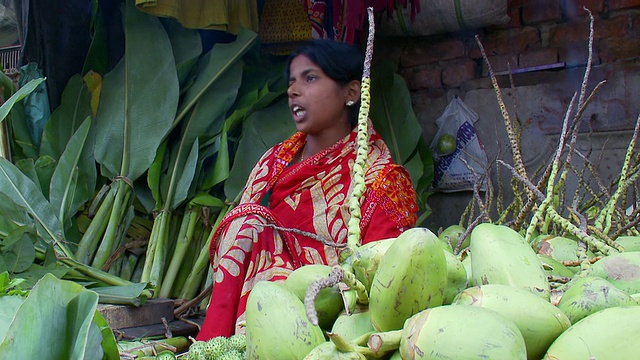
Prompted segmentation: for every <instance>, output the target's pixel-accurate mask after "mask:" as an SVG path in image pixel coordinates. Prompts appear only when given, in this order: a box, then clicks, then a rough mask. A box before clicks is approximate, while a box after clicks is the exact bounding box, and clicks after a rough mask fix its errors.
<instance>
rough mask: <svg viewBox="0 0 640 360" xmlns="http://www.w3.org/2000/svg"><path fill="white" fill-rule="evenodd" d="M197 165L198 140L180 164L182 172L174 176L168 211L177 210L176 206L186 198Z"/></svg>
mask: <svg viewBox="0 0 640 360" xmlns="http://www.w3.org/2000/svg"><path fill="white" fill-rule="evenodd" d="M197 163H198V139H196V141H195V142H194V143H193V145H192V146H191V151H189V156H188V157H187V159H186V160H185V162H184V164H182V166H181V167H182V172H181V173H180V174H177V173H176V174H174V176H175V177H176V180H177V181H176V182H175V184H176V185H175V190H174V192H173V194H172V195H173V196H172V197H171V203H170V204H169V208H170V209H177V208H178V206H180V204H181V203H182V202H183V201H184V200H185V199H186V198H187V193H188V192H189V187H190V186H191V182H192V181H193V178H194V176H195V174H196V165H197Z"/></svg>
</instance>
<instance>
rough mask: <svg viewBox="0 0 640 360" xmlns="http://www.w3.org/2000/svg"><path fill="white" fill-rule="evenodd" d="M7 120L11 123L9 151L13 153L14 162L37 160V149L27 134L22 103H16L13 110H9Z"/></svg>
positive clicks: (27, 128) (27, 129)
mask: <svg viewBox="0 0 640 360" xmlns="http://www.w3.org/2000/svg"><path fill="white" fill-rule="evenodd" d="M7 120H8V121H9V122H10V123H11V126H10V128H11V131H12V135H13V138H12V139H11V141H12V142H13V144H12V146H11V150H12V151H13V155H14V156H13V158H14V160H15V159H24V158H32V159H37V158H38V147H37V146H36V145H35V143H34V142H33V139H32V138H31V135H30V134H29V127H28V126H27V118H26V116H25V114H24V106H23V105H22V102H17V103H15V104H14V105H13V109H11V113H10V114H9V119H7Z"/></svg>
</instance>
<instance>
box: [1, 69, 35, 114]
mask: <svg viewBox="0 0 640 360" xmlns="http://www.w3.org/2000/svg"><path fill="white" fill-rule="evenodd" d="M44 80H45V79H44V78H38V79H33V80H31V81H29V82H28V83H26V84H25V85H24V86H22V87H21V88H20V89H19V90H18V91H16V92H15V93H14V94H13V95H11V97H10V98H8V99H7V100H6V101H5V102H4V103H3V104H2V106H0V122H2V120H4V119H5V118H6V117H7V115H8V114H9V111H11V108H13V105H14V104H15V103H17V102H18V101H20V100H22V99H24V98H25V97H26V96H27V95H29V94H31V92H33V91H34V90H35V89H36V88H37V87H38V85H40V83H41V82H43V81H44Z"/></svg>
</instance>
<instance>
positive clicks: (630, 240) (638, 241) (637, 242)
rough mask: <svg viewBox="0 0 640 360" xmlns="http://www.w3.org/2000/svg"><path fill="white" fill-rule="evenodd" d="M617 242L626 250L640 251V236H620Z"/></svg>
mask: <svg viewBox="0 0 640 360" xmlns="http://www.w3.org/2000/svg"><path fill="white" fill-rule="evenodd" d="M615 242H616V243H617V244H619V245H622V247H623V248H624V250H625V251H640V236H618V237H617V238H616V240H615Z"/></svg>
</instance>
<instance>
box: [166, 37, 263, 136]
mask: <svg viewBox="0 0 640 360" xmlns="http://www.w3.org/2000/svg"><path fill="white" fill-rule="evenodd" d="M256 39H257V34H256V33H254V32H253V31H251V30H247V29H245V28H242V29H241V30H240V32H239V33H238V36H237V37H236V40H235V41H233V42H231V43H228V44H216V45H214V46H213V48H212V49H211V50H209V52H208V53H207V54H205V55H204V56H203V57H202V59H201V61H200V63H199V64H198V76H197V77H196V79H195V82H194V84H193V85H192V86H191V87H190V88H189V90H188V91H187V92H186V94H185V95H184V98H183V101H181V103H180V108H179V109H178V114H177V116H176V119H175V121H174V126H175V125H177V123H178V122H179V121H181V120H182V118H183V117H185V116H186V115H187V113H188V112H189V111H190V110H191V109H192V108H193V107H194V106H195V105H196V103H197V102H198V100H199V99H200V98H201V97H202V96H203V95H204V93H205V92H206V91H207V90H208V89H209V88H210V87H211V86H212V84H213V83H215V82H216V80H217V79H218V78H219V77H220V76H222V74H224V73H225V72H226V70H227V69H228V68H229V67H231V66H232V65H234V64H235V63H236V62H237V60H238V59H240V58H241V57H242V55H243V54H244V53H245V52H247V51H248V50H249V49H250V48H251V46H252V45H253V43H254V42H255V41H256Z"/></svg>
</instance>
